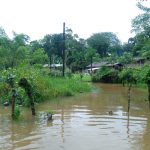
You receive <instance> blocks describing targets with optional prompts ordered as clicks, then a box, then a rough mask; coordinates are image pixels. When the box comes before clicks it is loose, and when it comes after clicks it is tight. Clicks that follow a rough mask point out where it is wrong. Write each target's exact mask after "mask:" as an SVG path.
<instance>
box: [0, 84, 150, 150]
mask: <svg viewBox="0 0 150 150" xmlns="http://www.w3.org/2000/svg"><path fill="white" fill-rule="evenodd" d="M95 86H96V87H97V90H93V92H92V93H88V94H80V95H78V96H74V97H69V98H59V99H56V100H53V101H51V102H46V103H43V104H40V105H36V110H37V116H36V117H32V116H31V112H30V109H22V117H21V120H19V121H17V122H16V121H12V120H11V117H10V111H11V110H10V107H8V108H4V107H0V150H33V149H35V150H149V149H150V142H149V140H150V110H149V109H148V102H147V101H145V99H147V93H146V92H145V91H143V90H140V89H132V96H131V109H130V115H129V116H128V114H127V104H128V102H127V88H124V87H122V86H121V85H110V84H96V85H95ZM48 110H54V111H55V115H54V116H53V121H51V122H48V121H47V119H46V117H45V116H46V114H45V112H46V111H48ZM109 111H112V112H113V113H112V114H110V113H109Z"/></svg>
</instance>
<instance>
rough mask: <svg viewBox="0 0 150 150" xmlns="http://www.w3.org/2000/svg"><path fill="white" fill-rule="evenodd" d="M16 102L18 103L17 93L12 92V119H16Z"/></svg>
mask: <svg viewBox="0 0 150 150" xmlns="http://www.w3.org/2000/svg"><path fill="white" fill-rule="evenodd" d="M15 102H16V91H15V90H14V89H13V90H12V114H11V115H12V118H14V117H15Z"/></svg>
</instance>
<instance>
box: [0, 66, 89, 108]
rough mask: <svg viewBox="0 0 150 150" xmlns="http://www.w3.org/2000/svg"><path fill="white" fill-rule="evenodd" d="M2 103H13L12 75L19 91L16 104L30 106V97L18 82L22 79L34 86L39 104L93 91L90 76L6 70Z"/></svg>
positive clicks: (0, 83) (0, 87)
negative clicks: (10, 81) (10, 83)
mask: <svg viewBox="0 0 150 150" xmlns="http://www.w3.org/2000/svg"><path fill="white" fill-rule="evenodd" d="M0 75H1V81H0V102H1V103H4V102H5V101H10V102H11V97H12V93H11V87H10V85H9V84H8V82H7V81H8V77H9V76H10V75H12V76H13V77H14V79H13V82H14V88H15V89H16V91H17V100H16V103H18V104H20V105H23V106H28V105H29V100H28V97H27V95H26V93H25V91H24V89H22V88H21V87H19V86H18V82H19V80H20V79H21V78H26V79H27V80H28V81H29V83H30V84H31V85H32V89H33V91H32V92H33V96H34V100H35V102H37V103H39V102H42V101H45V100H51V99H53V98H55V97H59V96H72V95H74V94H76V93H82V92H87V91H90V90H91V85H90V84H89V83H87V82H84V81H88V80H89V79H90V78H89V76H88V77H87V76H86V77H83V78H82V79H81V78H80V76H79V75H73V76H72V77H65V78H63V77H52V76H50V75H48V74H47V73H43V71H42V70H40V69H36V68H32V67H30V68H28V67H26V68H25V67H24V68H23V67H21V68H17V69H9V70H4V71H3V72H1V73H0Z"/></svg>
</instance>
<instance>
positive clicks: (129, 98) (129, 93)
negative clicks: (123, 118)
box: [128, 83, 131, 113]
mask: <svg viewBox="0 0 150 150" xmlns="http://www.w3.org/2000/svg"><path fill="white" fill-rule="evenodd" d="M130 101H131V84H130V83H129V87H128V113H129V111H130Z"/></svg>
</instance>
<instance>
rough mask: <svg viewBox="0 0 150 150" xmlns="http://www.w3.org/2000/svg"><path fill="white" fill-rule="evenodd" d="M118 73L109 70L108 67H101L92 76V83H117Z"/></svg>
mask: <svg viewBox="0 0 150 150" xmlns="http://www.w3.org/2000/svg"><path fill="white" fill-rule="evenodd" d="M118 74H119V71H118V70H115V69H110V68H108V67H102V68H101V69H99V70H98V71H97V72H96V73H95V74H94V75H93V76H92V81H93V82H104V83H119V82H120V80H119V76H118Z"/></svg>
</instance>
